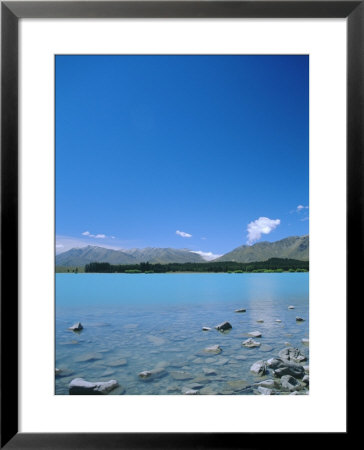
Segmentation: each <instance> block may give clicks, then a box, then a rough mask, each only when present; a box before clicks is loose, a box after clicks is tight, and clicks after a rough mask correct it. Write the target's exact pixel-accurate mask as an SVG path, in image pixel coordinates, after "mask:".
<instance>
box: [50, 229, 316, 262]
mask: <svg viewBox="0 0 364 450" xmlns="http://www.w3.org/2000/svg"><path fill="white" fill-rule="evenodd" d="M269 258H290V259H297V260H301V261H308V259H309V236H308V235H305V236H291V237H288V238H285V239H281V240H279V241H276V242H267V241H265V242H258V243H256V244H254V245H241V246H240V247H237V248H235V249H234V250H232V251H231V252H228V253H226V254H225V255H223V256H220V257H219V258H217V259H215V260H214V261H235V262H243V263H244V262H258V261H266V260H268V259H269ZM90 262H108V263H110V264H139V263H141V262H150V263H152V264H155V263H161V264H167V263H186V262H194V263H196V262H197V263H199V262H206V260H205V259H203V258H202V256H200V255H199V254H197V253H194V252H192V251H190V250H188V249H174V248H154V247H147V248H142V249H138V248H134V249H129V250H112V249H109V248H104V247H97V246H92V245H88V246H87V247H81V248H72V249H71V250H68V251H66V252H64V253H60V254H58V255H57V256H56V265H57V266H66V267H71V266H84V265H85V264H88V263H90Z"/></svg>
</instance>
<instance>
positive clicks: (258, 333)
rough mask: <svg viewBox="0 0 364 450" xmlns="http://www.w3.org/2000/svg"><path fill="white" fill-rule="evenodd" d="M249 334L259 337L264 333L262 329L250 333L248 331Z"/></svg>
mask: <svg viewBox="0 0 364 450" xmlns="http://www.w3.org/2000/svg"><path fill="white" fill-rule="evenodd" d="M248 336H251V337H255V338H258V337H262V333H261V332H260V331H251V332H250V333H248Z"/></svg>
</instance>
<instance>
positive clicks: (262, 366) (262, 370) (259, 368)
mask: <svg viewBox="0 0 364 450" xmlns="http://www.w3.org/2000/svg"><path fill="white" fill-rule="evenodd" d="M250 372H253V373H254V374H256V375H259V376H263V375H265V374H266V372H267V365H266V363H265V362H264V361H257V362H255V363H254V364H253V365H252V366H251V368H250Z"/></svg>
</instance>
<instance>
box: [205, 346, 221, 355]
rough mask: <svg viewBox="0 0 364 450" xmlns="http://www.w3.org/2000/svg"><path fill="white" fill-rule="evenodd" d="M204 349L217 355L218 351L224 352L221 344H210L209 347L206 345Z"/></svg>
mask: <svg viewBox="0 0 364 450" xmlns="http://www.w3.org/2000/svg"><path fill="white" fill-rule="evenodd" d="M204 351H205V352H206V353H214V354H216V355H217V354H218V353H221V352H222V350H221V347H220V345H210V346H209V347H206V348H205V349H204Z"/></svg>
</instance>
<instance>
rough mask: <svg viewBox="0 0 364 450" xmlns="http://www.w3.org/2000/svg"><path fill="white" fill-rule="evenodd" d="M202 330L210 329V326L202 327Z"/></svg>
mask: <svg viewBox="0 0 364 450" xmlns="http://www.w3.org/2000/svg"><path fill="white" fill-rule="evenodd" d="M202 331H211V328H210V327H202Z"/></svg>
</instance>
